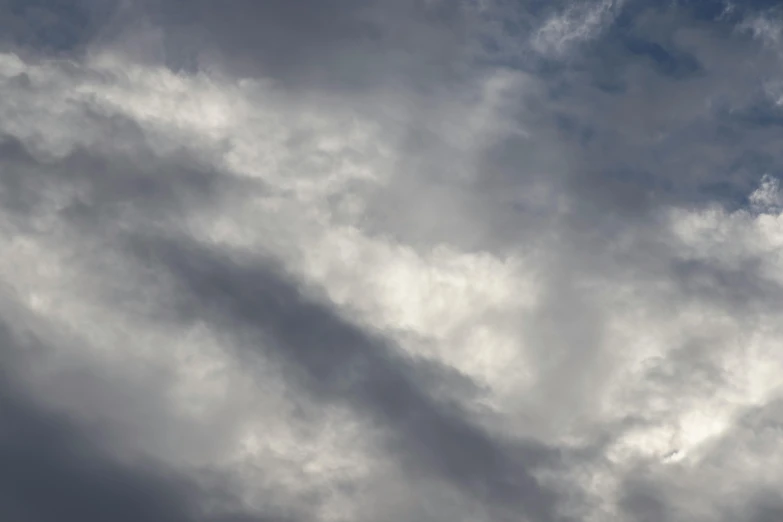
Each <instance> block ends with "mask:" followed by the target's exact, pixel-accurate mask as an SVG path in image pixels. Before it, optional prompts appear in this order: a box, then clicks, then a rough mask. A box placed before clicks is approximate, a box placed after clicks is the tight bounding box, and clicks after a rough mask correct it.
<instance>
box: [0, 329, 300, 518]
mask: <svg viewBox="0 0 783 522" xmlns="http://www.w3.org/2000/svg"><path fill="white" fill-rule="evenodd" d="M0 336H1V337H0V343H1V344H2V345H1V346H0V354H2V360H0V375H2V377H3V381H2V384H0V424H1V425H2V427H1V428H0V461H2V462H3V465H2V469H0V491H1V492H0V516H2V517H3V518H6V519H8V520H18V521H20V522H47V521H52V522H53V521H71V520H73V521H76V520H79V521H84V522H99V521H105V520H117V521H128V522H130V521H138V520H148V521H150V522H158V521H160V522H163V521H173V522H239V521H244V522H283V521H285V520H288V519H287V518H284V517H280V516H277V515H274V514H269V515H265V514H254V513H252V512H250V511H247V510H246V509H245V508H243V507H242V505H241V503H240V502H239V501H238V500H236V499H234V498H233V497H232V495H231V493H230V490H229V489H227V487H226V485H223V484H222V483H221V480H220V479H219V480H217V481H215V480H214V478H210V477H209V474H201V475H202V476H201V477H199V473H195V474H193V475H191V476H188V477H184V476H182V475H181V472H176V471H173V470H167V469H165V468H164V467H160V466H159V465H157V464H155V463H154V462H144V461H143V460H142V459H135V462H133V463H130V462H128V461H127V459H125V460H123V459H121V458H118V457H116V456H114V455H113V454H112V450H111V443H112V442H111V441H107V440H103V438H102V436H101V435H102V430H101V429H100V423H98V424H97V425H92V426H87V425H84V424H83V423H80V422H76V421H74V420H73V419H71V418H69V416H68V415H67V414H65V413H62V412H58V411H55V410H53V409H52V408H50V407H48V406H46V405H44V404H41V403H40V402H39V401H38V400H36V399H34V398H32V397H31V396H30V394H29V393H28V392H29V390H27V389H26V387H25V385H24V384H22V383H20V382H19V380H18V377H19V375H17V374H16V372H15V365H18V364H20V363H21V362H22V361H21V360H20V357H24V358H27V359H28V360H29V359H30V358H31V357H33V358H34V357H35V353H36V352H37V353H40V352H41V350H49V349H50V348H49V347H45V346H42V345H41V344H40V342H39V341H37V340H36V339H35V338H34V337H30V336H29V335H28V336H27V338H26V340H21V339H20V338H19V337H18V336H17V335H14V334H13V333H12V329H11V328H9V327H8V326H7V325H6V324H5V323H4V322H3V323H2V324H0ZM20 350H24V351H23V352H20ZM23 354H24V355H23ZM12 361H13V362H14V364H13V365H12V364H11V362H12ZM205 479H206V480H205Z"/></svg>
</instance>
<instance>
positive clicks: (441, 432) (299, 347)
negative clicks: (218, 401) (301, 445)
mask: <svg viewBox="0 0 783 522" xmlns="http://www.w3.org/2000/svg"><path fill="white" fill-rule="evenodd" d="M133 243H134V244H135V245H136V246H135V250H136V251H137V253H138V254H139V255H141V256H142V257H141V259H143V260H145V261H146V262H155V263H159V264H160V266H161V268H163V269H165V270H166V271H168V272H169V273H170V274H171V276H172V277H174V278H175V280H176V281H178V282H179V283H180V284H181V285H182V287H181V289H182V293H181V295H180V299H181V301H180V302H179V303H177V304H176V305H175V306H176V307H177V308H178V309H179V310H180V313H181V314H184V315H183V317H198V318H207V319H209V320H211V321H215V322H216V324H220V325H222V326H223V327H227V328H232V329H235V328H239V331H246V332H249V333H250V334H251V335H250V337H247V336H246V335H242V334H238V335H237V339H238V341H237V343H238V345H239V349H240V353H239V356H240V357H243V358H246V357H248V355H251V356H252V353H253V352H254V351H257V350H262V349H263V347H264V346H267V345H270V346H271V347H273V350H274V351H273V355H274V356H275V357H277V358H282V360H284V361H287V362H288V363H289V364H290V365H292V366H289V367H291V371H292V374H291V376H290V379H294V380H299V379H302V380H301V381H300V383H299V384H300V385H303V386H304V387H305V389H309V390H310V392H311V393H312V394H313V395H312V397H313V399H315V400H321V399H319V397H320V398H324V397H331V398H332V399H333V400H340V401H347V402H349V403H351V404H353V405H355V406H357V407H359V408H361V410H363V411H364V412H366V413H368V414H369V415H371V416H372V417H373V418H375V419H377V420H378V421H379V422H380V423H381V424H382V425H383V426H384V428H385V429H386V430H388V431H389V433H390V435H389V445H390V447H391V448H392V450H393V452H394V453H395V454H396V456H397V457H398V458H399V459H401V460H402V461H403V463H404V465H405V466H406V467H408V468H409V469H412V470H416V472H424V473H426V474H433V473H434V474H435V475H436V476H439V477H441V478H443V479H446V480H448V481H450V482H452V483H453V484H455V485H456V486H458V487H459V488H461V489H463V490H465V491H466V492H469V493H471V494H473V495H475V496H476V497H477V498H478V499H480V500H482V501H483V502H488V503H489V505H490V506H495V508H496V509H499V511H500V512H501V513H502V512H506V515H505V516H510V513H512V512H513V510H517V511H521V512H523V513H525V514H527V515H528V516H530V517H531V519H532V520H535V521H554V520H564V519H563V518H561V517H560V516H559V515H558V513H557V504H558V494H557V493H556V492H555V491H553V490H550V489H549V488H547V487H544V486H542V485H541V484H539V482H538V481H537V480H536V478H535V477H534V476H533V475H532V472H534V471H535V470H536V469H546V468H552V467H556V466H558V465H559V464H560V460H561V456H560V454H559V451H558V450H556V449H553V448H548V447H546V446H545V445H543V444H541V443H538V442H533V441H530V442H522V443H519V442H515V443H504V442H501V441H498V440H495V439H494V438H493V437H492V436H491V435H490V434H488V433H487V432H485V431H484V430H483V429H482V428H480V427H479V426H477V425H476V424H474V423H473V422H472V421H471V420H469V419H468V418H467V416H466V412H465V411H463V410H462V409H461V408H460V407H459V406H458V405H456V404H454V403H451V401H449V400H448V399H447V398H446V400H443V399H441V400H438V399H436V398H435V397H433V392H435V391H436V390H437V388H438V387H441V386H443V383H445V384H446V388H447V389H448V388H449V387H450V386H458V387H462V386H465V383H464V382H461V381H463V380H464V379H465V378H464V377H461V376H459V375H454V374H453V370H450V369H448V370H447V369H444V368H440V367H438V366H437V365H436V366H432V364H424V363H421V362H417V361H413V360H410V359H408V358H405V357H403V356H402V355H401V354H400V353H397V351H395V350H394V349H393V347H392V346H390V345H389V341H386V340H384V339H383V338H382V337H378V336H377V334H369V333H366V332H364V331H363V330H362V329H361V328H360V327H358V326H356V325H352V324H350V323H348V322H346V320H345V319H343V318H341V317H340V316H339V315H338V314H337V313H336V312H335V311H333V310H331V309H330V307H328V306H327V305H326V304H324V303H321V302H318V301H316V300H313V299H312V298H309V297H307V295H306V292H305V289H304V288H302V287H301V286H300V285H298V284H297V283H295V282H293V281H291V280H289V279H288V277H287V276H285V275H284V274H283V272H281V271H280V270H279V269H276V268H274V267H273V266H272V265H269V264H267V262H265V261H256V262H255V263H253V264H251V265H248V264H245V263H242V262H240V261H237V260H235V259H232V258H231V257H230V256H229V255H227V254H225V253H220V252H211V251H208V250H206V249H205V248H204V247H202V246H199V245H196V244H186V243H179V242H163V241H161V240H159V239H155V240H150V239H146V240H141V241H138V240H137V241H133ZM246 351H249V352H250V353H241V352H246ZM250 360H252V357H251V359H250ZM297 376H298V377H297ZM449 383H452V384H449ZM435 395H437V393H435ZM507 510H510V511H507Z"/></svg>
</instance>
